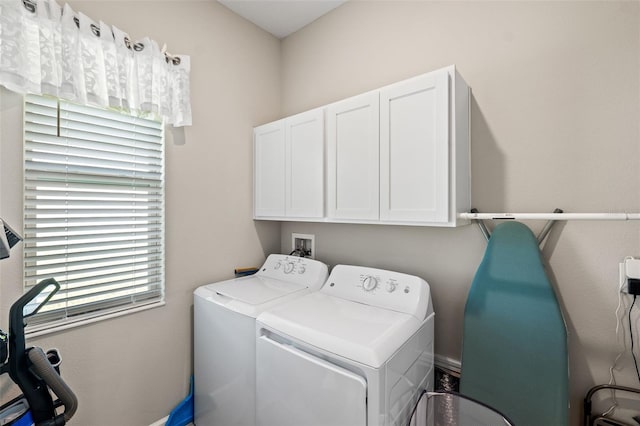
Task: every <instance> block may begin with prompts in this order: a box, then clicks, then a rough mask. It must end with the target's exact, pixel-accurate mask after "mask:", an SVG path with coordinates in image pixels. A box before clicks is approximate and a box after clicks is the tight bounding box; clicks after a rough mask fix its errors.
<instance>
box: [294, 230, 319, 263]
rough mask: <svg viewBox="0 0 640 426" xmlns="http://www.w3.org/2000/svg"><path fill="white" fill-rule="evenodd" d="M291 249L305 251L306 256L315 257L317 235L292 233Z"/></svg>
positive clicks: (299, 251)
mask: <svg viewBox="0 0 640 426" xmlns="http://www.w3.org/2000/svg"><path fill="white" fill-rule="evenodd" d="M291 251H297V252H298V253H304V257H308V258H310V259H315V258H316V257H315V256H316V236H315V235H312V234H296V233H293V234H291Z"/></svg>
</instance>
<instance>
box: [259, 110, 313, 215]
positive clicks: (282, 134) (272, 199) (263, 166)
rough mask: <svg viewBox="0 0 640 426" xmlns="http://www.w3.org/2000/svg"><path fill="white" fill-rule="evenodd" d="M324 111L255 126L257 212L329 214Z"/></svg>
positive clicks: (268, 213) (260, 213)
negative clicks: (325, 211)
mask: <svg viewBox="0 0 640 426" xmlns="http://www.w3.org/2000/svg"><path fill="white" fill-rule="evenodd" d="M323 169H324V114H323V110H322V109H316V110H312V111H307V112H304V113H301V114H298V115H295V116H292V117H288V118H285V119H282V120H278V121H276V122H274V123H269V124H265V125H262V126H259V127H256V128H255V129H254V179H255V181H254V217H255V218H256V219H288V218H322V217H323V216H324V170H323Z"/></svg>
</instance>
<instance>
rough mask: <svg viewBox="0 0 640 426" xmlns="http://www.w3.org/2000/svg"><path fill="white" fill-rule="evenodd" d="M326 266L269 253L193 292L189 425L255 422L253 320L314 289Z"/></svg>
mask: <svg viewBox="0 0 640 426" xmlns="http://www.w3.org/2000/svg"><path fill="white" fill-rule="evenodd" d="M327 275H328V270H327V265H325V264H324V263H322V262H318V261H315V260H312V259H307V258H300V257H294V256H285V255H277V254H272V255H270V256H269V257H268V258H267V260H266V261H265V263H264V265H263V266H262V267H261V268H260V270H259V271H258V272H257V273H256V274H254V275H251V276H248V277H243V278H236V279H232V280H228V281H222V282H218V283H214V284H208V285H204V286H202V287H199V288H197V289H196V290H195V292H194V303H193V310H194V417H195V418H194V421H195V424H196V425H197V426H232V425H238V426H252V425H254V424H255V362H256V361H255V354H256V351H255V344H256V337H255V330H256V324H255V318H256V317H257V316H258V314H260V313H261V312H262V311H263V310H265V309H268V308H272V307H274V306H277V305H278V304H279V303H283V302H286V301H289V300H292V299H295V298H297V297H300V296H303V295H304V294H307V293H308V292H311V291H315V290H318V289H319V288H320V287H321V286H322V284H323V283H324V282H325V280H326V278H327Z"/></svg>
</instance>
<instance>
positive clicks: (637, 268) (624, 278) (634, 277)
mask: <svg viewBox="0 0 640 426" xmlns="http://www.w3.org/2000/svg"><path fill="white" fill-rule="evenodd" d="M619 269H620V285H621V287H620V289H621V291H623V292H624V293H630V294H636V292H637V291H638V280H640V259H634V258H631V257H629V258H626V259H625V260H624V262H623V263H620V265H619ZM630 282H633V283H634V284H633V286H632V290H633V293H632V292H631V291H630V289H631V288H630V285H629V283H630Z"/></svg>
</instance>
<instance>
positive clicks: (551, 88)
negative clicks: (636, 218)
mask: <svg viewBox="0 0 640 426" xmlns="http://www.w3.org/2000/svg"><path fill="white" fill-rule="evenodd" d="M72 6H73V7H74V8H76V9H77V10H79V11H82V12H84V13H86V14H87V15H89V16H91V17H94V18H95V19H102V20H103V21H105V22H108V23H111V24H115V25H116V26H118V27H120V28H122V29H124V30H126V31H128V32H129V33H130V34H131V35H132V37H133V38H141V37H143V36H146V35H148V36H150V37H152V38H154V39H155V40H157V41H159V42H161V43H163V42H166V43H167V44H168V47H169V49H170V51H172V52H176V53H185V54H189V55H191V60H192V69H193V71H192V79H191V84H192V86H191V87H192V100H193V102H192V107H193V112H194V126H192V127H191V128H188V129H187V131H186V144H185V145H174V144H172V143H168V145H167V156H166V158H167V267H166V273H167V305H166V306H165V307H163V308H158V309H154V310H151V311H148V312H144V313H140V314H135V315H130V316H126V317H122V318H118V319H113V320H109V321H104V322H102V323H98V324H94V325H90V326H86V327H83V328H79V329H75V330H70V331H66V332H63V333H58V334H54V335H51V336H49V337H47V338H40V339H37V340H35V341H33V342H31V343H32V344H37V345H41V346H43V347H52V346H55V347H58V348H60V350H61V351H62V354H63V356H64V358H65V361H64V364H63V375H64V377H65V378H66V379H67V380H68V381H69V383H70V384H71V385H72V387H73V388H74V389H75V390H76V391H77V393H78V395H79V397H80V408H79V412H78V414H77V418H76V419H75V420H74V424H78V425H96V426H100V425H105V426H106V425H115V424H118V425H125V426H128V425H147V424H149V423H151V422H153V421H155V420H157V419H159V418H161V417H163V416H164V415H166V414H167V413H168V411H169V410H170V409H171V408H172V407H173V406H175V405H176V404H177V403H178V402H179V401H180V400H181V399H182V398H183V397H184V396H185V395H186V392H187V385H188V376H189V374H190V372H191V368H192V365H191V344H192V336H191V333H192V331H191V330H192V326H191V314H190V306H191V303H192V291H193V289H194V288H195V287H197V286H198V285H201V284H204V283H206V282H211V281H215V280H219V279H222V278H228V277H230V276H231V275H232V270H233V268H234V267H235V266H238V265H241V266H248V265H255V264H259V263H260V262H262V260H263V259H264V255H265V254H266V253H270V252H275V251H279V250H280V251H282V252H286V251H288V250H290V247H289V244H290V233H291V232H304V233H314V234H315V235H316V252H317V255H318V258H319V259H320V260H323V261H326V262H327V263H329V264H331V265H335V264H336V263H353V264H362V265H371V266H376V267H382V268H388V269H397V270H402V271H405V272H408V273H413V274H416V275H420V276H422V277H424V278H425V279H426V280H427V281H429V283H430V284H431V286H432V291H433V298H434V305H435V309H436V311H437V323H436V324H437V327H436V345H437V346H436V351H437V352H438V354H440V355H441V356H444V357H448V358H451V359H453V360H457V359H459V356H460V337H461V335H460V331H461V320H462V317H461V315H462V310H463V307H464V303H465V299H466V293H467V290H468V287H469V284H470V281H471V279H472V277H473V274H474V272H475V268H476V267H477V265H478V263H479V261H480V259H481V257H482V254H483V251H484V247H485V242H484V240H483V238H482V236H481V234H480V232H479V231H478V229H477V228H476V227H474V226H468V227H462V228H458V229H434V228H414V227H393V226H370V225H337V224H336V225H329V224H312V223H306V224H305V223H285V224H283V225H282V226H280V225H279V224H278V223H269V222H257V223H254V222H253V221H252V220H251V179H252V172H251V167H252V151H251V149H252V148H251V128H252V126H254V125H256V124H260V123H265V122H268V121H270V120H273V119H276V118H279V117H281V116H283V115H286V114H292V113H295V112H299V111H303V110H305V109H309V108H312V107H315V106H319V105H323V104H326V103H328V102H332V101H335V100H338V99H341V98H344V97H347V96H350V95H355V94H357V93H359V92H362V91H365V90H368V89H373V88H376V87H379V86H381V85H383V84H387V83H391V82H393V81H397V80H400V79H403V78H406V77H410V76H413V75H416V74H419V73H422V72H425V71H429V70H432V69H435V68H438V67H441V66H444V65H449V64H453V63H455V64H456V65H457V66H458V67H459V69H460V71H461V73H462V75H463V76H464V77H465V79H466V80H467V82H468V83H469V84H470V85H471V87H472V88H473V96H474V98H473V102H472V146H473V157H472V172H473V199H474V205H475V206H476V207H478V208H479V209H480V210H482V211H503V210H507V211H540V212H543V211H551V210H553V209H554V208H555V207H561V208H563V209H565V210H566V211H572V212H580V211H605V212H606V211H612V212H614V211H635V212H637V211H640V178H639V177H638V173H637V170H640V164H639V163H640V140H639V139H640V130H639V121H638V117H639V116H640V104H639V103H640V84H639V74H640V64H639V56H640V54H639V51H640V25H639V24H640V10H639V6H638V3H637V2H495V3H493V2H477V1H473V2H469V3H467V2H426V1H425V2H403V1H390V2H369V1H367V2H364V1H355V2H349V3H347V4H345V5H344V6H342V7H340V8H338V9H336V10H334V11H333V12H331V13H330V14H329V15H327V16H325V17H324V18H321V19H319V20H318V21H316V22H315V23H313V24H312V25H310V26H309V27H307V28H305V29H303V30H302V31H300V32H299V33H297V34H295V35H293V36H291V37H289V38H287V39H285V40H284V41H283V42H282V43H279V42H278V41H277V40H275V39H274V38H273V37H271V36H269V35H268V34H266V33H265V32H263V31H261V30H258V29H256V28H255V27H254V26H252V25H251V24H249V23H247V22H246V21H244V20H242V19H240V18H238V17H237V16H235V15H233V14H232V13H231V12H229V11H228V10H227V9H225V8H224V7H222V6H220V5H219V4H217V3H216V2H214V1H202V2H196V1H175V2H171V1H162V2H148V1H139V2H117V1H86V2H80V1H73V2H72ZM21 108H22V107H21V101H20V98H19V97H16V96H15V95H12V94H9V93H8V92H6V91H4V90H3V91H1V92H0V216H1V217H3V218H5V219H7V221H8V222H9V223H11V224H14V225H16V227H17V228H20V223H21V204H22V203H21V138H22V136H21V128H20V126H19V123H20V122H21V119H22V109H21ZM531 225H532V227H533V228H534V230H535V231H536V232H537V231H538V230H539V229H540V228H541V226H542V224H540V223H532V224H531ZM544 255H545V258H546V259H548V261H549V264H550V271H551V273H552V275H553V276H554V278H555V282H556V283H557V287H558V290H559V293H560V297H561V300H562V302H563V305H564V307H565V313H566V318H567V322H568V328H569V332H570V336H569V341H570V351H571V369H572V371H571V374H572V376H571V377H572V378H571V380H572V394H573V398H572V404H573V407H574V408H573V411H574V419H573V420H574V421H573V424H577V416H575V413H576V412H577V410H578V409H579V408H580V401H579V399H580V398H581V397H582V396H583V395H584V392H585V391H586V389H587V388H588V387H589V386H591V385H592V384H593V383H603V382H605V381H607V380H608V366H609V364H610V363H611V362H612V360H613V358H614V356H615V353H616V351H617V346H616V339H615V335H614V331H615V330H614V329H615V320H614V317H613V313H614V310H615V307H616V303H617V299H616V291H615V287H616V283H617V282H616V281H617V264H618V262H619V261H621V260H622V258H623V257H624V256H626V255H634V256H640V228H639V227H638V225H637V224H636V223H579V222H570V223H567V224H564V225H561V226H558V227H557V228H556V229H555V230H554V232H553V233H552V235H551V238H550V240H549V242H548V243H547V245H546V246H545V248H544ZM20 269H21V267H20V257H19V250H17V251H16V250H14V253H13V254H12V257H11V259H9V260H5V261H3V262H2V263H0V312H5V313H6V312H8V307H9V306H10V304H11V302H12V301H13V300H15V298H16V297H18V295H19V294H20V292H21V272H20ZM0 323H1V324H2V325H3V327H4V328H5V329H6V315H2V317H1V319H0ZM623 365H624V369H623V370H622V372H621V374H620V377H621V380H620V381H621V382H622V383H626V384H630V385H634V384H636V383H635V382H634V379H633V370H632V367H631V360H630V357H629V356H625V358H624V359H623ZM622 376H624V377H622ZM0 385H1V386H2V387H1V388H0V391H1V392H2V396H3V397H4V396H6V395H8V394H10V393H11V392H12V389H9V387H8V385H7V383H6V382H2V383H0ZM3 399H4V398H3Z"/></svg>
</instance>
